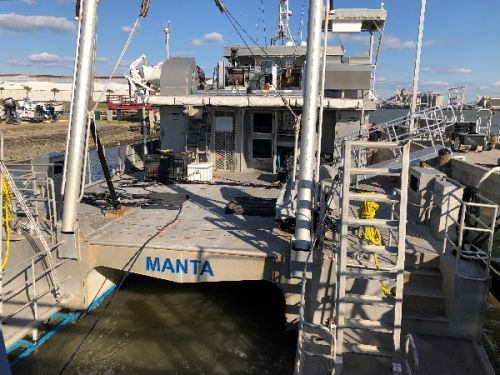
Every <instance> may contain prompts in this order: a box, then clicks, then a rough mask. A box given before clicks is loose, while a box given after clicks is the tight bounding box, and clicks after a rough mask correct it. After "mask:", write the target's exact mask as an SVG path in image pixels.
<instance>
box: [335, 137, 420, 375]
mask: <svg viewBox="0 0 500 375" xmlns="http://www.w3.org/2000/svg"><path fill="white" fill-rule="evenodd" d="M398 147H399V148H402V150H401V153H402V155H403V156H402V168H401V171H400V172H393V171H391V170H389V169H388V168H373V167H372V168H370V167H359V166H358V165H357V164H355V165H354V166H352V165H351V162H352V158H351V155H352V151H353V149H354V148H356V149H358V150H360V149H368V148H370V149H372V148H385V149H395V148H398ZM409 152H410V143H409V142H405V144H404V145H401V144H399V143H397V142H362V141H357V142H354V141H347V142H344V147H343V156H344V166H343V178H342V179H343V182H342V183H343V185H342V190H341V212H340V220H341V222H340V249H339V253H338V255H337V257H338V258H337V298H336V302H337V303H336V312H335V318H336V324H337V329H336V347H335V368H336V373H337V374H340V373H341V372H342V369H343V368H344V354H345V353H348V352H349V353H357V354H362V355H368V356H378V357H385V358H392V369H393V372H394V373H401V372H402V367H401V364H402V362H401V361H402V355H401V347H400V345H401V317H402V298H403V272H404V260H405V237H406V216H407V215H406V210H407V195H408V171H409ZM356 175H365V176H367V177H368V176H371V177H373V176H393V177H400V178H401V191H400V193H399V194H384V193H374V194H363V193H358V192H352V191H351V188H350V185H351V177H354V176H356ZM362 201H374V202H379V203H383V204H388V205H389V206H391V207H392V209H391V216H390V218H389V219H381V218H378V219H377V218H374V219H361V218H359V217H355V216H354V215H352V214H351V213H350V212H351V209H352V205H351V204H352V203H353V202H362ZM397 206H399V212H397V213H396V212H395V211H396V210H395V207H397ZM394 216H396V217H394ZM367 226H373V227H376V228H380V230H381V232H382V231H383V233H384V234H386V233H387V234H388V237H389V241H388V242H389V243H388V245H387V244H386V245H383V246H378V245H372V244H366V243H360V242H359V239H358V238H356V237H357V236H356V235H353V234H352V231H351V229H353V228H360V227H367ZM383 228H386V229H383ZM395 234H397V235H396V236H395V240H396V245H395V246H391V242H392V239H391V237H392V236H394V235H395ZM353 238H354V239H355V240H358V243H355V241H353ZM383 238H384V237H383ZM393 238H394V237H393ZM359 253H364V254H372V255H373V254H377V255H381V256H382V255H385V256H388V257H392V258H393V259H394V258H395V260H394V261H392V262H391V263H392V264H391V266H390V267H384V268H379V267H378V265H377V267H373V266H359V264H356V263H354V262H350V260H352V259H353V258H354V256H355V254H358V255H359ZM353 279H354V280H353ZM348 280H349V281H350V280H352V281H353V282H354V281H356V280H362V282H366V284H368V283H369V282H370V281H372V280H375V281H376V282H377V281H380V280H395V283H396V292H395V296H394V298H393V297H387V296H386V295H385V294H384V293H380V294H379V295H371V294H366V292H365V294H354V293H353V292H350V293H349V292H348V289H347V283H348ZM347 304H351V305H353V306H356V307H359V308H360V309H362V308H363V307H366V306H377V307H378V306H383V307H384V308H385V309H388V310H390V311H392V312H393V313H394V319H393V321H392V322H389V323H386V322H382V320H380V321H379V320H370V319H359V318H357V317H356V316H354V314H349V313H348V312H347ZM355 310H357V309H353V311H355ZM346 329H350V330H357V331H356V332H360V334H359V337H360V338H359V339H358V342H356V343H353V342H348V341H347V340H346V335H345V330H346ZM378 333H384V334H391V333H392V342H393V343H392V346H393V347H392V348H388V350H387V349H386V348H382V347H379V346H377V345H373V344H372V342H373V340H372V339H373V336H374V335H376V334H378Z"/></svg>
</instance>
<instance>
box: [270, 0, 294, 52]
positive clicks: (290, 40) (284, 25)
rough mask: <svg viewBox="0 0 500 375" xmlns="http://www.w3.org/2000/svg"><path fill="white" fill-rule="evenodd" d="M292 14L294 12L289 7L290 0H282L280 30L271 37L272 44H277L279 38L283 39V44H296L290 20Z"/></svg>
mask: <svg viewBox="0 0 500 375" xmlns="http://www.w3.org/2000/svg"><path fill="white" fill-rule="evenodd" d="M291 15H292V12H291V11H290V10H289V9H288V0H280V6H279V21H278V30H277V31H276V35H274V36H273V38H272V39H271V45H273V46H274V45H276V42H277V41H278V40H281V43H282V44H291V45H296V42H295V38H294V37H293V36H292V33H291V32H290V26H289V20H290V16H291Z"/></svg>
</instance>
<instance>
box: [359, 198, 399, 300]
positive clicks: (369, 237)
mask: <svg viewBox="0 0 500 375" xmlns="http://www.w3.org/2000/svg"><path fill="white" fill-rule="evenodd" d="M367 194H370V193H367ZM379 207H380V205H379V204H378V203H376V202H372V201H363V202H362V203H361V206H360V207H359V218H360V219H368V220H373V219H375V215H376V213H377V210H378V209H379ZM358 237H359V238H360V240H362V241H368V242H369V243H370V244H371V245H375V246H382V235H381V234H380V230H379V229H378V228H377V227H372V226H365V227H360V228H359V231H358ZM373 259H374V261H375V267H376V268H377V270H380V265H379V261H378V255H377V254H373ZM380 289H381V290H382V293H384V295H385V296H386V297H395V296H396V287H393V288H391V289H389V288H387V287H386V286H385V283H384V282H383V281H382V280H380Z"/></svg>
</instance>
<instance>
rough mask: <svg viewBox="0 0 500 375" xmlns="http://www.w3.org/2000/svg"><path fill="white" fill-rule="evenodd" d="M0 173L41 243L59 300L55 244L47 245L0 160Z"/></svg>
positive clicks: (23, 199) (54, 290)
mask: <svg viewBox="0 0 500 375" xmlns="http://www.w3.org/2000/svg"><path fill="white" fill-rule="evenodd" d="M0 174H1V176H2V177H3V178H5V180H6V181H7V182H8V184H9V187H10V190H11V192H12V194H13V195H14V198H15V200H16V201H17V204H18V205H19V207H20V211H21V212H22V213H23V215H25V216H26V219H27V221H28V227H29V229H30V230H32V231H33V232H34V233H35V235H36V237H37V238H38V240H39V242H40V244H41V245H42V249H41V250H42V253H41V254H40V255H41V256H43V257H45V262H46V265H47V267H46V268H47V275H48V276H49V277H50V280H51V284H52V289H53V293H54V296H55V297H56V300H57V301H58V302H59V301H60V300H61V293H60V290H59V285H60V283H59V280H58V277H57V272H56V265H55V264H54V260H53V258H52V250H53V249H54V247H55V245H52V246H49V244H48V243H47V240H46V238H45V235H44V233H43V230H42V228H41V227H40V225H39V223H38V222H37V220H36V219H35V217H34V216H33V214H32V212H31V210H32V209H31V208H30V207H29V206H28V201H27V200H26V198H25V197H24V195H23V193H22V192H21V191H20V190H19V189H18V187H17V185H16V183H15V180H14V178H13V177H12V175H11V174H10V172H9V170H8V168H7V166H6V165H5V163H4V162H3V161H0ZM48 199H49V206H51V203H52V201H51V200H50V198H48ZM43 200H44V201H45V198H43ZM0 292H1V291H0Z"/></svg>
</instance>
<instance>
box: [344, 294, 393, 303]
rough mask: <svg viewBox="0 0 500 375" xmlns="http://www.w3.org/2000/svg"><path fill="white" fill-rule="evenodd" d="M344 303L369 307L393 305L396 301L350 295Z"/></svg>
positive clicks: (362, 295)
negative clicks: (361, 304)
mask: <svg viewBox="0 0 500 375" xmlns="http://www.w3.org/2000/svg"><path fill="white" fill-rule="evenodd" d="M342 302H345V303H363V304H368V305H393V304H394V302H395V301H394V299H393V298H387V297H385V296H382V297H381V296H368V295H364V294H348V295H346V296H345V297H344V300H343V301H342Z"/></svg>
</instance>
